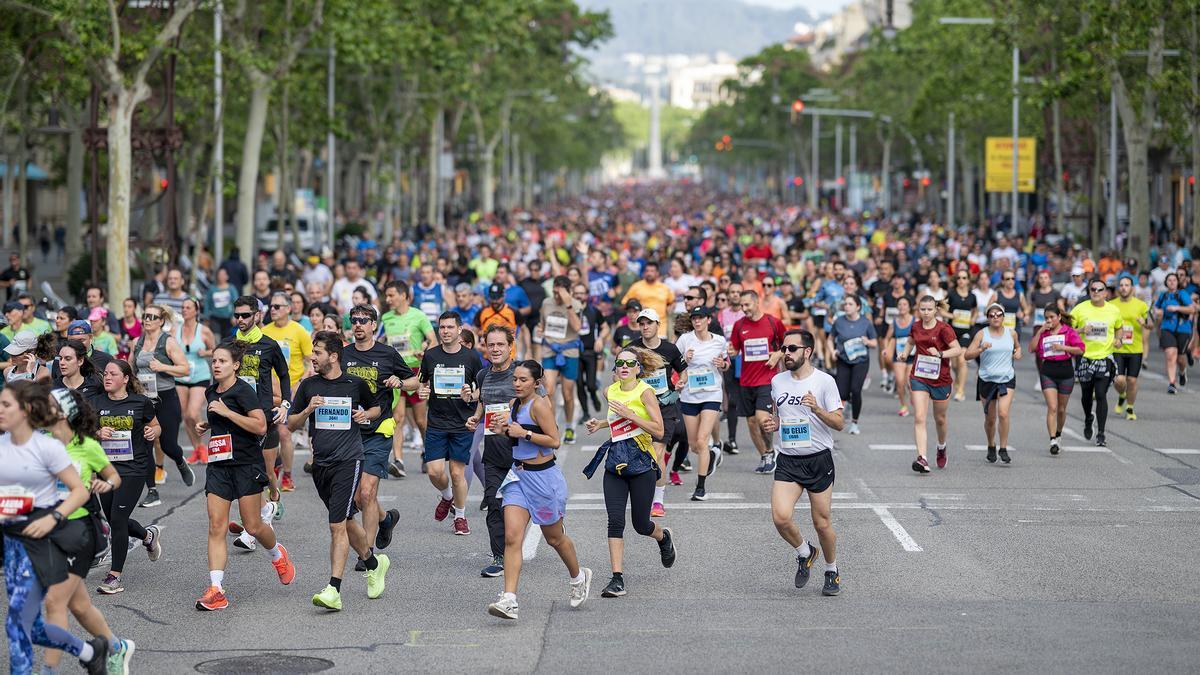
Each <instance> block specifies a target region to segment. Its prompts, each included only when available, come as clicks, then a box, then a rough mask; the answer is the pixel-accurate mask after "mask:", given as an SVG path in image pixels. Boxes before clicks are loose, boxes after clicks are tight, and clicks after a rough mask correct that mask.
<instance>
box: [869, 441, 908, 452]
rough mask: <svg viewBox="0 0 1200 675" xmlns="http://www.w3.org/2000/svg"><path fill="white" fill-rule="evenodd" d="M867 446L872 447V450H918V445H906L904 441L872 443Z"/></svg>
mask: <svg viewBox="0 0 1200 675" xmlns="http://www.w3.org/2000/svg"><path fill="white" fill-rule="evenodd" d="M867 447H869V448H871V449H872V450H909V451H912V452H916V450H917V446H915V445H905V444H903V443H898V444H894V443H871V444H870V445H868V446H867Z"/></svg>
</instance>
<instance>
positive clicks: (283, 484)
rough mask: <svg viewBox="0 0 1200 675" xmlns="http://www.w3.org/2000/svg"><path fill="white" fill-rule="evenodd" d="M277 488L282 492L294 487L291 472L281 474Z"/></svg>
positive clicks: (291, 489) (289, 490)
mask: <svg viewBox="0 0 1200 675" xmlns="http://www.w3.org/2000/svg"><path fill="white" fill-rule="evenodd" d="M279 489H281V490H283V491H284V492H291V491H293V490H295V489H296V484H295V483H293V482H292V474H290V473H284V474H283V477H282V478H280V479H279Z"/></svg>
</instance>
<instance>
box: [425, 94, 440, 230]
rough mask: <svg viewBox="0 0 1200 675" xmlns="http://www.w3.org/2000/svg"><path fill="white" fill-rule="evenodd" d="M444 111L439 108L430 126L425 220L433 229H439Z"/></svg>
mask: <svg viewBox="0 0 1200 675" xmlns="http://www.w3.org/2000/svg"><path fill="white" fill-rule="evenodd" d="M442 115H443V110H442V106H440V105H439V106H438V107H437V111H436V112H435V113H434V114H433V119H432V120H431V122H430V124H429V196H428V199H427V200H426V202H427V208H426V209H425V219H426V220H427V221H428V222H429V224H430V225H431V226H433V227H437V221H438V218H437V214H438V208H439V201H440V200H439V199H438V181H439V180H440V179H441V176H440V174H441V171H439V169H440V168H441V167H440V166H439V165H440V164H441V154H442V153H441V148H440V147H438V139H439V134H438V131H439V129H438V127H439V126H440V125H441V124H442Z"/></svg>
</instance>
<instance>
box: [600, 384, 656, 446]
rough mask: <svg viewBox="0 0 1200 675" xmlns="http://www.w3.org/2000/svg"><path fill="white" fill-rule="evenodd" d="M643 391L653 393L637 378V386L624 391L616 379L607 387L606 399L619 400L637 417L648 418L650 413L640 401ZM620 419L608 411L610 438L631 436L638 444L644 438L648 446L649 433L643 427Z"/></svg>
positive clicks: (651, 389) (622, 438)
mask: <svg viewBox="0 0 1200 675" xmlns="http://www.w3.org/2000/svg"><path fill="white" fill-rule="evenodd" d="M644 391H650V392H651V393H654V389H653V388H652V387H651V386H650V385H648V384H646V383H645V382H643V381H641V380H638V383H637V386H636V387H634V388H633V389H630V390H629V391H624V390H623V389H621V383H620V382H619V381H618V382H613V383H612V385H610V386H609V387H608V394H607V396H608V400H610V401H620V402H621V403H624V404H625V405H627V406H629V409H630V410H632V411H633V412H634V414H635V415H637V416H638V417H640V418H642V419H644V420H649V419H650V413H649V412H648V411H647V410H646V404H645V403H642V392H644ZM622 419H623V418H621V417H620V416H618V415H617V414H615V413H613V412H611V411H610V412H609V413H608V427H609V432H610V433H611V434H612V439H613V440H614V441H617V440H624V439H626V438H633V439H635V440H637V441H639V445H642V443H641V441H642V440H645V441H646V443H645V444H644V445H646V446H649V441H650V434H649V433H648V432H646V430H645V429H642V428H641V427H637V426H635V425H632V424H631V423H628V422H625V423H622ZM648 452H650V454H651V455H653V454H654V452H653V451H652V450H649V451H648Z"/></svg>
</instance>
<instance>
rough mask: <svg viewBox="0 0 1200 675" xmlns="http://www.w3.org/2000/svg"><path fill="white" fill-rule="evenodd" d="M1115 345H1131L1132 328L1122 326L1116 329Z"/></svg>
mask: <svg viewBox="0 0 1200 675" xmlns="http://www.w3.org/2000/svg"><path fill="white" fill-rule="evenodd" d="M1117 343H1118V344H1121V345H1131V344H1133V326H1130V325H1124V326H1120V327H1119V328H1117Z"/></svg>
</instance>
